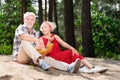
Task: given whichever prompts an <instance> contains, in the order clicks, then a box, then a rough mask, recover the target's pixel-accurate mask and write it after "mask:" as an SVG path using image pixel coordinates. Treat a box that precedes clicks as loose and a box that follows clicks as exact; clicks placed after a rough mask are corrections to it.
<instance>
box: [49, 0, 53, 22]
mask: <svg viewBox="0 0 120 80" xmlns="http://www.w3.org/2000/svg"><path fill="white" fill-rule="evenodd" d="M52 14H53V0H49V11H48V20H49V21H53V19H52Z"/></svg>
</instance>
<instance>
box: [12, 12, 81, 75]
mask: <svg viewBox="0 0 120 80" xmlns="http://www.w3.org/2000/svg"><path fill="white" fill-rule="evenodd" d="M35 19H36V16H35V14H34V13H33V12H26V13H25V14H24V24H21V25H19V26H18V28H17V29H16V31H15V37H14V45H13V61H17V62H18V63H21V64H27V63H31V62H33V63H34V64H37V65H39V66H40V67H41V68H42V69H43V70H47V69H49V68H50V67H54V68H57V69H60V70H64V71H67V72H69V73H74V72H76V71H77V69H78V68H79V67H80V60H79V59H77V60H76V61H75V62H73V63H71V64H67V63H64V62H61V61H57V60H55V59H53V58H51V57H47V56H44V57H43V56H42V55H41V54H39V52H38V51H37V50H36V48H40V45H41V44H40V42H39V40H38V38H37V34H36V31H35V29H34V28H33V25H34V23H35Z"/></svg>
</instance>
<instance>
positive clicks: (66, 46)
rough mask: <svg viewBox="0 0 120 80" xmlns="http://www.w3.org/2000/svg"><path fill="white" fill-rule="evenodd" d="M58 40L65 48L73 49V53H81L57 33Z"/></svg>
mask: <svg viewBox="0 0 120 80" xmlns="http://www.w3.org/2000/svg"><path fill="white" fill-rule="evenodd" d="M55 38H56V40H57V41H58V42H59V44H60V45H62V46H63V47H65V48H68V49H71V50H72V52H73V53H77V54H78V53H79V52H78V51H77V50H76V49H75V48H74V47H72V46H71V45H69V44H68V43H66V42H65V41H63V40H62V39H61V38H60V37H59V36H58V35H55Z"/></svg>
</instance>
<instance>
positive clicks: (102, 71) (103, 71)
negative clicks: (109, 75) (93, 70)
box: [98, 69, 108, 73]
mask: <svg viewBox="0 0 120 80" xmlns="http://www.w3.org/2000/svg"><path fill="white" fill-rule="evenodd" d="M107 70H108V69H104V70H101V71H99V72H98V73H105V72H106V71H107Z"/></svg>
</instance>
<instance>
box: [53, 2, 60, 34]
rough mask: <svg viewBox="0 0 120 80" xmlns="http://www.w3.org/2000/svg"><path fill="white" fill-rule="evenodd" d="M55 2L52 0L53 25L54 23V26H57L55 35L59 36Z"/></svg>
mask: <svg viewBox="0 0 120 80" xmlns="http://www.w3.org/2000/svg"><path fill="white" fill-rule="evenodd" d="M56 7H57V6H56V0H53V15H54V21H55V23H56V26H57V28H56V30H55V33H56V34H57V35H59V29H58V18H57V9H56Z"/></svg>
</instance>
